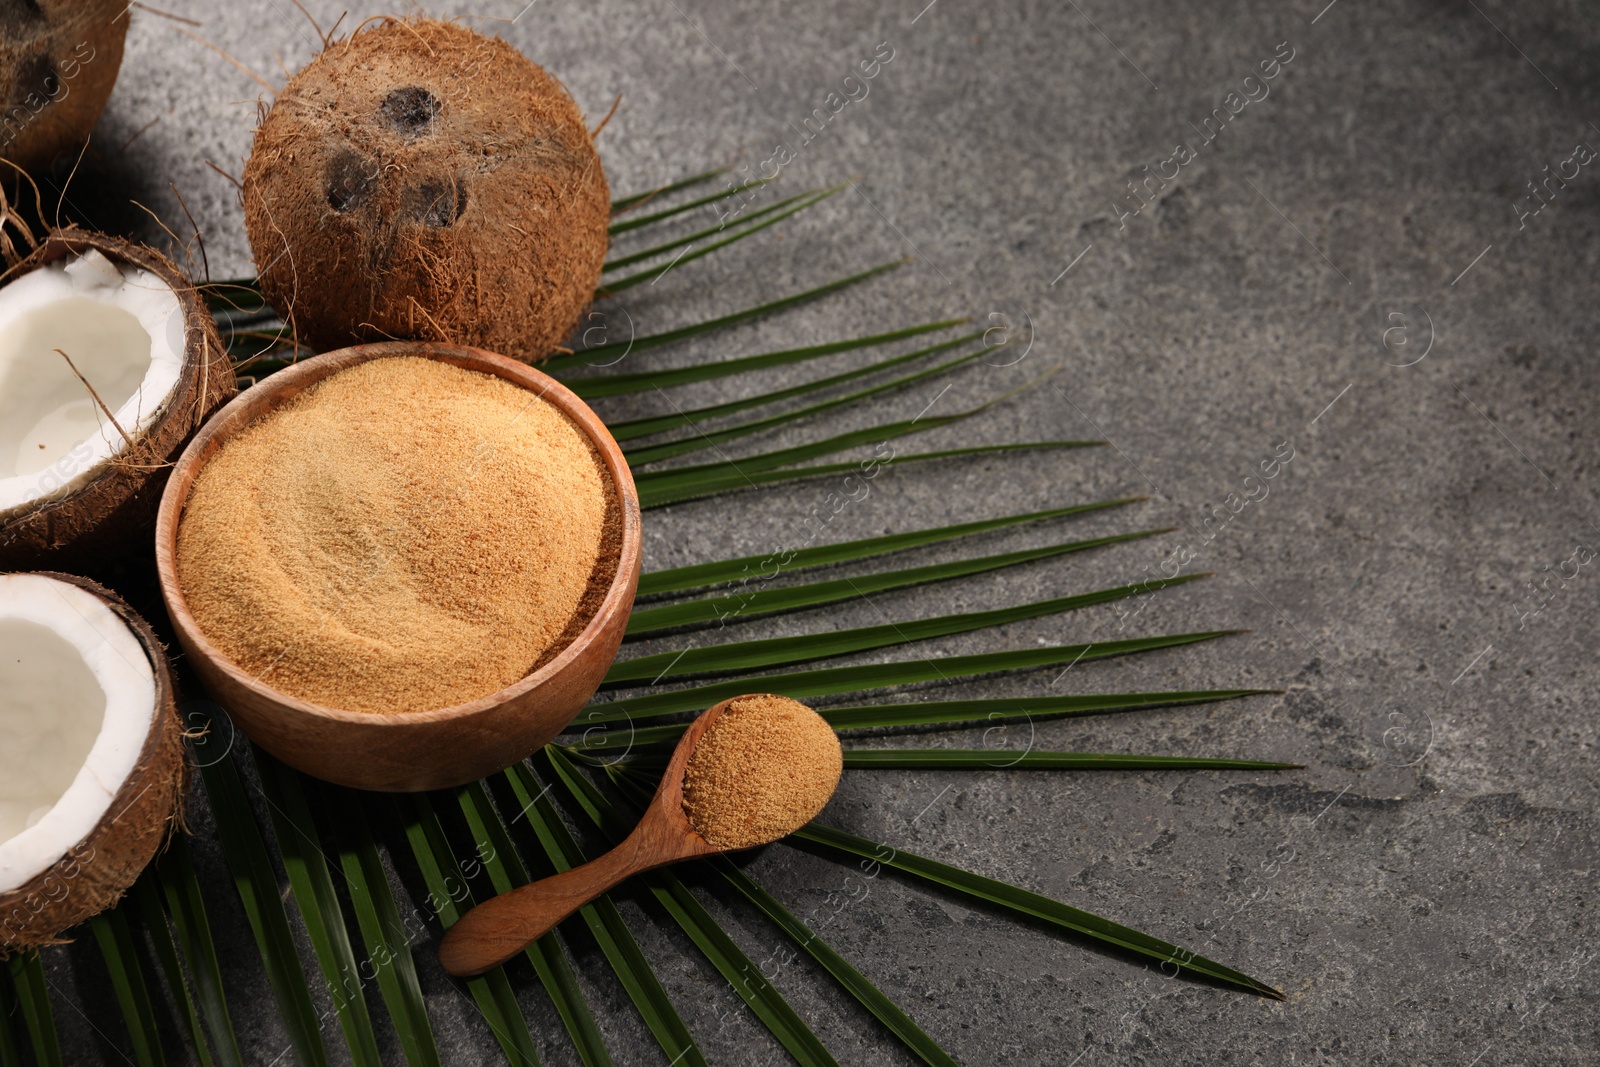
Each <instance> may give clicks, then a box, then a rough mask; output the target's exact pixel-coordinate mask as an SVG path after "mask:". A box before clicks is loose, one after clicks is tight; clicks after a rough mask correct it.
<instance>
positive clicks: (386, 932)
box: [324, 786, 440, 1067]
mask: <svg viewBox="0 0 1600 1067" xmlns="http://www.w3.org/2000/svg"><path fill="white" fill-rule="evenodd" d="M324 789H325V791H326V792H329V793H333V794H335V795H338V797H339V801H340V802H339V803H336V804H334V805H333V807H334V808H335V810H337V811H338V812H339V816H340V817H339V819H338V820H337V821H336V827H335V829H336V841H337V845H336V847H337V849H338V851H339V867H340V869H341V870H343V871H344V877H345V885H346V887H347V888H348V890H349V893H350V906H351V910H352V911H354V912H355V917H356V926H357V928H358V929H359V930H360V931H361V941H362V947H363V948H364V949H365V950H366V954H367V956H366V958H367V960H369V961H370V962H371V963H372V964H373V970H374V971H375V972H376V973H375V977H376V979H377V982H378V992H379V994H380V995H381V996H382V997H383V1003H384V1006H385V1007H387V1008H388V1010H389V1021H390V1022H391V1023H393V1024H394V1029H395V1034H396V1036H398V1037H399V1038H400V1048H401V1050H402V1052H404V1054H405V1057H406V1063H408V1064H410V1065H411V1067H439V1062H440V1061H439V1049H438V1047H437V1046H436V1045H435V1044H434V1040H433V1029H432V1027H430V1026H429V1025H428V1009H427V1005H426V1004H425V1003H424V1002H423V999H422V985H421V983H420V982H418V980H417V968H416V963H415V961H414V960H413V959H412V958H411V945H410V944H409V942H408V941H407V940H406V936H405V925H404V924H403V923H402V922H401V920H400V912H399V909H397V908H396V907H395V902H394V894H393V893H392V892H391V891H390V889H389V876H388V874H387V873H386V872H385V871H384V869H383V860H382V859H381V858H379V856H378V846H377V838H376V837H375V836H374V834H373V833H372V828H371V827H370V826H369V825H368V824H367V816H366V813H365V812H364V811H363V810H362V805H361V798H360V797H359V796H358V795H357V794H355V793H352V792H349V791H348V790H342V789H339V788H337V787H335V786H325V787H324ZM355 977H356V980H357V981H358V982H359V981H360V980H361V972H360V970H359V969H358V970H357V971H356V972H355Z"/></svg>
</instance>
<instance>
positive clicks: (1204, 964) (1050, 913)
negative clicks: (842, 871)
mask: <svg viewBox="0 0 1600 1067" xmlns="http://www.w3.org/2000/svg"><path fill="white" fill-rule="evenodd" d="M790 840H791V841H796V842H801V843H804V844H807V845H811V846H813V849H814V850H815V851H817V852H819V853H821V854H823V855H828V856H834V857H844V858H847V859H848V861H849V862H856V861H858V860H866V861H868V862H869V863H876V864H882V865H883V866H885V867H889V868H892V869H894V870H897V871H900V872H902V873H904V874H907V875H910V876H911V877H913V878H915V879H917V880H918V881H920V882H923V883H925V884H929V885H934V886H940V887H943V888H945V889H950V890H954V891H955V892H957V893H959V894H961V895H962V896H965V897H968V898H970V899H973V900H981V901H984V902H986V903H989V904H994V905H998V906H999V907H1001V908H1003V909H1005V910H1007V911H1010V912H1013V913H1015V914H1018V915H1025V916H1028V917H1029V918H1033V919H1039V920H1042V921H1044V922H1046V923H1050V924H1051V925H1053V926H1058V927H1060V928H1062V929H1064V930H1070V931H1072V932H1073V933H1076V934H1081V935H1083V936H1085V937H1088V938H1092V939H1093V940H1096V941H1100V942H1103V943H1105V944H1108V945H1113V946H1115V947H1117V948H1120V949H1123V950H1125V951H1127V952H1131V953H1134V954H1136V955H1139V956H1143V957H1145V958H1147V959H1154V960H1158V961H1160V963H1161V964H1162V965H1163V966H1165V965H1171V966H1174V967H1177V968H1181V969H1183V970H1187V971H1190V972H1191V973H1194V974H1198V975H1204V976H1205V977H1207V978H1211V979H1214V980H1216V981H1219V982H1225V983H1227V984H1228V985H1231V986H1234V987H1236V988H1239V989H1245V990H1249V991H1250V992H1252V993H1260V994H1262V995H1264V996H1268V997H1272V998H1274V999H1277V1000H1282V999H1283V994H1282V993H1280V992H1278V991H1277V990H1276V989H1274V988H1272V987H1271V986H1269V985H1267V984H1266V983H1264V982H1259V981H1257V980H1256V979H1254V978H1251V977H1250V976H1249V975H1247V974H1244V973H1243V972H1241V971H1236V970H1234V969H1233V968H1232V967H1225V966H1223V965H1222V964H1220V963H1217V962H1216V961H1214V960H1209V959H1207V958H1206V957H1204V956H1199V955H1196V954H1195V953H1192V952H1189V951H1187V950H1185V949H1180V948H1178V947H1177V946H1176V945H1172V944H1169V943H1167V942H1165V941H1162V940H1160V939H1159V938H1154V937H1151V936H1149V935H1148V934H1141V933H1140V932H1139V931H1137V930H1133V929H1129V928H1128V927H1126V926H1122V925H1120V924H1118V923H1114V922H1111V921H1110V920H1109V919H1102V918H1101V917H1100V916H1098V915H1094V914H1092V913H1090V912H1087V911H1082V910H1080V909H1078V908H1074V907H1071V906H1069V905H1066V904H1062V903H1060V902H1058V901H1054V900H1051V899H1050V898H1049V897H1046V896H1041V895H1039V894H1038V893H1033V892H1030V891H1028V890H1026V889H1020V888H1018V887H1017V886H1014V885H1007V884H1006V883H1005V882H998V881H995V880H994V879H993V878H985V877H983V876H982V875H980V874H973V873H972V872H970V871H964V870H962V869H961V868H959V867H952V866H950V865H949V864H947V863H940V862H939V861H938V860H930V859H928V858H926V857H924V856H918V855H916V854H915V853H911V852H906V851H905V850H903V849H896V848H892V847H890V846H888V845H880V844H878V843H876V842H873V841H869V840H867V839H866V838H864V837H857V836H855V835H854V834H849V833H845V832H844V831H843V830H836V829H834V828H833V827H830V826H819V825H817V824H816V823H812V824H811V825H810V826H807V827H805V828H803V829H801V830H798V831H796V832H795V833H794V834H793V835H792V836H791V837H790Z"/></svg>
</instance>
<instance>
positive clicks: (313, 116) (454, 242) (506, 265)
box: [244, 19, 611, 361]
mask: <svg viewBox="0 0 1600 1067" xmlns="http://www.w3.org/2000/svg"><path fill="white" fill-rule="evenodd" d="M610 206H611V205H610V190H609V188H608V187H607V185H606V177H605V172H604V170H602V169H601V166H600V157H599V156H598V155H597V154H596V152H595V149H594V142H593V140H592V139H591V138H590V136H589V131H588V129H587V128H586V127H585V126H584V121H583V116H582V114H581V113H580V112H579V111H578V107H577V105H576V104H575V103H574V102H573V100H572V97H571V96H569V95H568V94H567V91H566V89H565V88H564V87H563V86H562V85H561V83H560V82H558V81H557V80H556V79H555V78H553V77H551V76H550V75H549V74H547V73H546V72H545V71H544V70H543V69H542V68H541V67H539V66H538V65H537V64H535V63H533V62H532V61H531V60H529V59H528V58H527V57H526V56H524V55H522V54H521V53H520V52H518V51H517V50H516V49H515V48H513V47H512V46H511V45H509V44H507V43H505V42H504V41H501V40H498V39H495V38H492V37H484V36H482V35H480V34H477V33H474V32H473V31H471V30H469V29H467V28H465V27H463V26H460V25H457V24H455V23H450V22H438V21H434V20H431V19H407V20H403V21H402V20H394V19H388V20H383V21H381V22H379V23H376V24H375V25H373V26H372V27H370V28H366V29H362V30H359V31H357V32H356V33H355V34H353V35H352V36H351V37H349V38H348V39H346V40H343V41H339V42H336V43H334V44H332V45H331V46H329V47H328V49H327V50H326V51H324V52H323V53H322V54H321V55H319V56H318V57H317V58H316V59H315V60H313V61H312V62H311V64H310V65H309V66H307V67H306V68H305V69H304V70H302V71H301V72H300V73H299V74H297V75H295V76H294V77H293V78H292V79H290V81H289V84H288V85H286V86H285V87H284V89H283V92H282V93H280V94H279V96H278V98H277V100H276V101H275V102H274V103H273V105H272V109H271V110H270V111H269V112H268V113H267V115H266V118H265V119H263V120H262V123H261V127H260V129H258V130H257V131H256V137H255V144H254V146H253V148H252V150H251V153H250V161H249V163H248V164H246V166H245V171H244V210H245V225H246V226H247V228H248V230H249V235H250V247H251V250H252V251H253V252H254V253H255V260H256V267H257V270H258V271H259V273H260V277H261V285H262V288H263V290H264V291H265V293H266V296H267V299H268V300H269V301H271V302H272V304H273V305H274V306H275V307H277V308H278V309H279V310H280V311H282V312H283V313H284V314H285V315H286V316H288V317H289V318H290V319H291V320H292V322H293V325H294V327H295V330H296V333H297V336H298V337H299V338H300V339H301V340H302V341H304V342H305V343H307V344H309V345H311V346H312V347H313V348H316V349H318V350H326V349H329V348H338V347H342V346H345V345H348V344H351V343H352V342H360V341H371V340H378V339H385V338H402V339H416V340H429V341H447V342H452V343H456V344H465V345H472V346H475V347H479V348H487V349H490V350H492V351H495V352H501V353H504V354H505V355H509V356H514V357H516V358H518V359H523V360H529V361H531V360H535V359H538V358H539V357H541V356H543V355H545V354H547V353H548V352H550V350H551V349H552V348H554V347H555V346H556V345H558V344H559V343H560V342H561V341H562V339H563V338H565V337H567V336H568V335H569V334H571V333H572V332H573V330H574V328H575V327H576V326H577V325H578V321H579V318H580V317H581V316H582V315H583V313H584V310H585V309H586V308H587V307H588V305H589V302H590V300H591V299H592V297H593V295H594V290H595V287H596V285H598V283H599V280H600V269H601V266H602V264H603V261H604V259H605V254H606V243H607V238H606V226H607V224H608V221H609V217H610Z"/></svg>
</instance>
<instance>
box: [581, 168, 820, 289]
mask: <svg viewBox="0 0 1600 1067" xmlns="http://www.w3.org/2000/svg"><path fill="white" fill-rule="evenodd" d="M843 188H844V186H842V185H837V186H834V187H833V188H832V189H808V190H806V191H805V192H803V193H797V194H795V195H794V196H790V197H785V198H784V199H782V200H779V201H778V202H777V203H775V204H769V205H768V206H766V207H764V208H762V209H761V210H760V211H754V212H751V213H750V214H748V215H746V216H745V217H744V218H742V219H740V220H739V221H738V222H737V223H735V224H734V226H733V228H732V231H733V232H734V233H735V234H736V236H734V237H732V238H730V239H729V240H728V241H721V242H718V243H717V244H714V245H712V246H711V248H708V249H706V250H705V251H707V252H709V251H711V250H712V249H715V248H720V247H721V246H722V245H724V244H729V243H731V242H732V241H736V240H738V239H739V238H740V237H744V236H746V235H747V234H750V233H754V232H756V231H757V230H760V229H764V228H765V227H767V226H770V225H772V223H774V222H777V221H778V219H779V218H788V217H789V216H790V215H793V214H794V213H795V212H796V211H800V210H802V209H803V208H807V207H810V206H811V205H812V204H815V203H817V202H818V201H820V200H822V199H824V198H826V197H829V196H832V195H833V194H834V193H836V192H838V191H839V190H840V189H843ZM791 205H797V206H794V207H793V210H790V211H785V210H784V209H785V208H788V207H791ZM774 214H776V215H777V216H778V218H770V216H772V215H774ZM762 219H767V220H768V221H766V222H763V223H761V225H759V226H753V227H751V226H750V225H749V224H751V223H755V222H759V221H760V220H762ZM747 227H748V228H747ZM728 232H729V227H728V226H726V225H722V224H719V225H716V226H708V227H707V228H706V229H703V230H696V231H695V232H694V233H690V234H685V235H683V236H682V237H674V238H672V239H670V240H668V241H665V242H663V243H661V244H658V245H652V246H651V247H649V248H646V249H642V250H641V251H638V252H630V253H628V254H626V255H621V256H617V257H616V258H615V259H608V260H606V264H605V267H604V268H603V269H604V270H608V271H613V270H621V269H622V268H623V267H631V266H633V265H634V264H636V263H643V262H645V261H646V260H648V259H654V258H655V257H657V256H664V255H666V254H667V253H668V252H671V251H672V250H673V249H674V248H685V247H688V246H690V245H693V244H694V243H695V242H696V241H699V240H702V239H704V238H707V237H715V236H717V234H719V233H728ZM701 254H702V255H703V254H704V252H702V253H701ZM691 258H693V257H690V256H685V257H681V258H679V259H678V260H675V261H674V262H679V263H681V262H684V261H685V260H686V259H691ZM646 273H647V274H648V273H649V272H646ZM610 288H611V286H610V285H608V284H604V283H602V285H601V289H602V290H607V289H610Z"/></svg>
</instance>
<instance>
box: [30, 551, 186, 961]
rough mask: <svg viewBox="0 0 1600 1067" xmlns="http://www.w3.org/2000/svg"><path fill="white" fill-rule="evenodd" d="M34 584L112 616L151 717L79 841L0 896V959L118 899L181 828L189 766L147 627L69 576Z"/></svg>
mask: <svg viewBox="0 0 1600 1067" xmlns="http://www.w3.org/2000/svg"><path fill="white" fill-rule="evenodd" d="M38 573H39V575H40V576H41V577H44V578H53V579H55V580H56V581H58V582H66V583H67V584H69V585H75V586H78V587H79V588H80V589H85V590H87V591H88V592H90V593H92V594H94V596H96V597H97V598H99V599H100V600H103V601H104V602H105V603H106V605H107V606H108V607H109V608H111V610H112V611H114V612H116V614H117V615H118V617H120V618H121V619H122V621H123V622H125V623H127V625H128V629H130V630H132V631H133V634H134V636H135V637H137V638H138V639H139V643H140V644H141V645H143V646H144V650H145V654H146V655H147V656H149V657H150V666H151V667H152V668H153V669H154V671H155V681H156V713H155V718H154V719H153V721H152V722H151V726H150V732H149V734H147V735H146V736H145V740H144V747H143V748H142V749H140V751H139V759H138V762H137V763H135V764H134V767H133V770H132V772H130V773H129V775H128V777H127V778H126V779H125V780H124V781H123V783H122V785H121V786H120V787H118V789H117V792H116V795H115V796H113V797H112V798H111V804H110V806H109V807H108V808H107V809H106V813H105V815H104V816H102V817H101V819H100V821H99V822H98V823H96V824H95V827H94V829H93V830H91V831H90V832H89V834H88V836H87V837H85V838H84V839H83V840H82V841H80V842H78V844H77V845H76V846H74V847H73V848H71V849H69V850H68V852H67V854H66V855H65V856H63V857H62V858H61V859H60V860H58V861H57V862H56V863H55V864H54V865H52V866H51V867H50V868H49V869H47V870H45V871H44V872H42V873H41V874H39V875H38V876H37V877H35V878H33V879H32V880H31V881H28V882H24V883H23V884H22V885H20V886H18V887H17V888H16V889H13V890H11V891H9V892H5V893H0V956H5V955H8V954H9V953H11V952H15V951H18V950H23V949H30V948H36V947H39V946H41V945H58V944H61V943H63V941H65V940H68V939H65V938H63V937H62V936H61V934H62V933H63V932H64V931H66V930H69V929H71V928H72V927H74V926H76V925H78V924H79V923H81V922H83V921H84V920H85V919H88V918H91V917H92V916H95V915H98V914H100V913H101V912H102V911H105V910H106V909H107V908H110V907H111V906H112V905H114V904H115V903H116V902H117V901H118V900H120V899H121V898H122V894H123V893H125V892H127V890H128V887H129V886H131V885H133V883H134V882H135V881H136V880H137V879H138V877H139V874H140V873H141V872H142V871H143V870H144V869H145V868H146V867H148V866H149V865H150V861H151V860H152V859H153V858H154V857H155V854H156V852H157V851H158V850H159V849H160V848H161V847H162V846H163V845H165V843H166V841H167V838H168V837H169V836H170V835H171V834H172V833H174V832H175V831H176V830H178V829H180V828H181V827H182V825H183V801H184V797H185V796H186V795H187V790H188V779H189V765H188V762H187V761H186V760H185V759H184V751H183V736H184V731H183V723H182V721H181V720H180V719H179V718H178V702H177V696H176V691H175V690H174V688H173V683H172V669H171V666H170V665H169V664H168V662H167V654H166V650H165V649H164V648H162V646H161V642H160V641H158V640H157V639H156V635H155V631H153V630H152V629H150V624H149V623H147V622H145V621H144V619H143V618H141V617H140V616H139V614H138V612H136V611H134V610H133V609H132V608H131V607H129V606H128V604H127V602H125V601H124V600H123V599H122V598H121V597H119V596H117V594H115V593H113V592H111V590H109V589H106V588H105V587H103V586H100V585H97V584H96V583H94V582H92V581H90V580H88V579H87V578H79V577H75V576H74V575H70V574H57V573H54V572H50V571H40V572H38Z"/></svg>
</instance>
